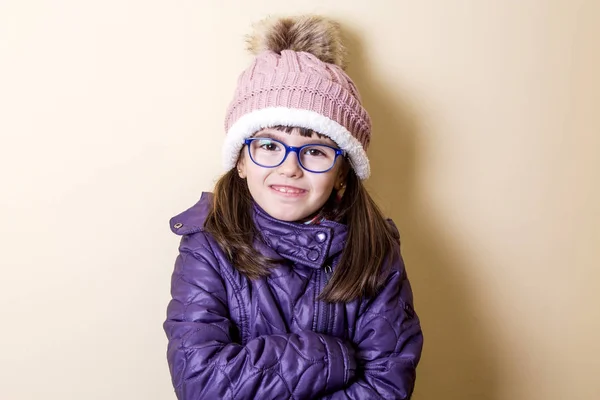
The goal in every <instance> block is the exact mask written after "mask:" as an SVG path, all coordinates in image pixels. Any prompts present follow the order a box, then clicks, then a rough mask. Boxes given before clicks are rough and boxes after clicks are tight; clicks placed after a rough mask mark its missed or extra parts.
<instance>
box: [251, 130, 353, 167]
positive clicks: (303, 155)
mask: <svg viewBox="0 0 600 400" xmlns="http://www.w3.org/2000/svg"><path fill="white" fill-rule="evenodd" d="M244 144H246V145H247V146H248V154H249V155H250V159H251V160H252V162H254V164H256V165H259V166H261V167H264V168H275V167H278V166H280V165H281V164H283V162H284V161H285V159H286V158H287V156H288V154H290V152H292V151H293V152H295V153H296V156H297V157H298V164H300V166H301V167H302V168H303V169H305V170H306V171H308V172H314V173H317V174H320V173H323V172H327V171H329V170H330V169H331V168H333V166H334V165H335V161H336V160H337V158H338V157H339V156H345V155H346V152H345V151H344V150H341V149H337V148H335V147H332V146H328V145H326V144H305V145H304V146H300V147H295V146H288V145H286V144H285V143H283V142H280V141H279V140H277V139H271V138H250V139H246V140H244Z"/></svg>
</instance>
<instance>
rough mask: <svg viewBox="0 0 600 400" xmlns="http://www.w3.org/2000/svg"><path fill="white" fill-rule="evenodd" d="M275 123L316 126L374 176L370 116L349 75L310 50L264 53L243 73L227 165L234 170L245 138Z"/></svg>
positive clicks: (364, 173)
mask: <svg viewBox="0 0 600 400" xmlns="http://www.w3.org/2000/svg"><path fill="white" fill-rule="evenodd" d="M275 125H285V126H294V127H302V128H308V129H312V130H314V131H316V132H318V133H320V134H323V135H326V136H328V137H330V138H331V139H332V140H333V141H335V142H336V143H337V145H338V146H340V148H341V149H343V150H345V151H346V152H347V153H348V156H349V158H350V162H351V164H352V167H353V168H354V170H355V172H356V174H357V175H358V176H359V178H361V179H366V178H367V177H368V176H369V173H370V168H369V160H368V158H367V155H366V149H367V147H368V145H369V141H370V137H371V120H370V118H369V115H368V113H367V111H366V110H365V109H364V108H363V106H362V104H361V100H360V94H359V92H358V90H357V88H356V86H355V85H354V83H353V82H352V80H351V79H350V77H349V76H348V75H347V74H346V73H345V72H344V71H343V70H342V68H340V67H339V66H337V65H334V64H330V63H325V62H323V61H321V60H319V59H318V58H317V57H315V56H314V55H312V54H310V53H306V52H296V51H293V50H283V51H281V53H275V52H273V51H269V50H268V51H264V52H263V53H261V54H259V55H258V56H256V57H255V59H254V60H253V62H252V64H251V65H250V66H249V67H248V68H247V69H246V70H245V71H244V72H243V73H242V74H241V75H240V77H239V79H238V84H237V88H236V90H235V95H234V98H233V100H232V101H231V103H230V105H229V107H228V109H227V114H226V117H225V130H226V131H227V137H226V140H225V145H224V149H223V157H224V163H225V167H226V168H227V169H230V168H233V167H234V166H235V164H236V162H237V159H238V156H239V152H240V149H241V148H242V146H243V142H244V139H246V138H248V137H251V136H252V135H254V134H255V133H256V132H257V131H258V130H261V129H263V128H267V127H272V126H275Z"/></svg>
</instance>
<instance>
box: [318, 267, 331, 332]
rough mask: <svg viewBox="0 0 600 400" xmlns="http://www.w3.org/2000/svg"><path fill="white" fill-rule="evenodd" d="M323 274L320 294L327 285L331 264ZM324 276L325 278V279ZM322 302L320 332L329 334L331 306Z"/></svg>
mask: <svg viewBox="0 0 600 400" xmlns="http://www.w3.org/2000/svg"><path fill="white" fill-rule="evenodd" d="M320 272H321V277H322V279H321V290H320V292H319V293H321V292H323V289H324V288H325V285H326V284H327V277H328V274H329V272H331V266H330V265H329V264H327V265H325V268H324V269H323V271H320ZM323 275H324V277H323ZM319 301H320V302H321V326H320V327H319V328H320V329H319V332H322V333H324V334H328V333H329V329H328V328H329V307H330V304H329V303H326V302H324V301H323V300H319Z"/></svg>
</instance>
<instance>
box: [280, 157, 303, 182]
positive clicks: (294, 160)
mask: <svg viewBox="0 0 600 400" xmlns="http://www.w3.org/2000/svg"><path fill="white" fill-rule="evenodd" d="M277 171H278V172H279V173H280V174H281V175H284V176H287V177H289V178H298V177H300V176H301V175H302V167H301V166H300V163H299V162H298V153H296V152H295V151H290V152H289V153H288V154H287V156H286V158H285V160H283V163H281V165H280V166H279V167H277Z"/></svg>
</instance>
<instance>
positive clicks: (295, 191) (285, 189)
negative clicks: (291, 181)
mask: <svg viewBox="0 0 600 400" xmlns="http://www.w3.org/2000/svg"><path fill="white" fill-rule="evenodd" d="M271 189H273V190H274V191H276V192H279V193H283V194H287V195H301V194H304V193H306V190H304V189H300V188H297V187H293V186H280V185H271Z"/></svg>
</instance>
